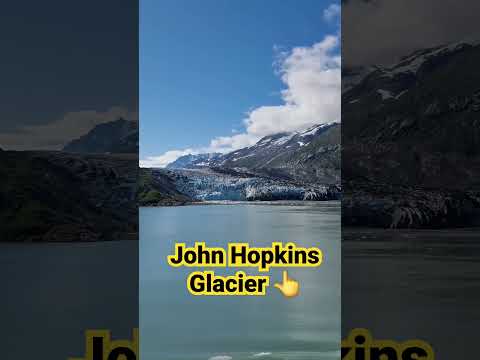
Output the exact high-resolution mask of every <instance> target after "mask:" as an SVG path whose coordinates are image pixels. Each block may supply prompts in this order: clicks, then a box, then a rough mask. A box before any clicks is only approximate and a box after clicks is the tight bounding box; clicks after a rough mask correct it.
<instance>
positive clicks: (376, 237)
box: [342, 229, 480, 360]
mask: <svg viewBox="0 0 480 360" xmlns="http://www.w3.org/2000/svg"><path fill="white" fill-rule="evenodd" d="M479 233H480V230H479V229H464V230H423V231H422V230H401V231H395V230H379V229H377V230H375V229H344V230H343V239H344V241H343V243H342V328H343V331H344V334H346V333H348V332H349V330H350V329H352V328H355V327H366V328H368V329H370V330H372V332H373V335H374V336H376V337H377V338H392V339H396V340H397V341H403V340H406V339H412V338H420V339H423V340H426V341H428V342H429V343H430V344H431V345H432V346H433V349H434V350H435V353H436V356H435V359H437V360H449V359H476V358H478V326H479V324H480V307H479V304H480V242H479V240H480V235H479Z"/></svg>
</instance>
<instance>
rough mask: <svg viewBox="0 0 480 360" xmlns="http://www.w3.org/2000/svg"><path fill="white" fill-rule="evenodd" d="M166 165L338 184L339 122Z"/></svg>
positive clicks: (278, 135)
mask: <svg viewBox="0 0 480 360" xmlns="http://www.w3.org/2000/svg"><path fill="white" fill-rule="evenodd" d="M167 168H168V169H202V168H203V169H205V168H210V169H216V170H217V171H222V169H230V170H233V171H237V172H240V173H251V174H256V175H259V176H267V177H272V178H278V179H284V180H293V181H301V182H305V183H318V184H338V183H339V182H340V124H339V123H327V124H319V125H315V126H312V127H310V128H308V129H306V130H304V131H299V132H292V133H278V134H274V135H270V136H265V137H264V138H262V139H260V140H259V141H258V142H257V143H256V144H254V145H253V146H250V147H246V148H243V149H239V150H236V151H233V152H231V153H228V154H224V155H221V154H200V155H186V156H182V157H180V158H178V159H177V160H176V161H175V162H173V163H171V164H169V165H167Z"/></svg>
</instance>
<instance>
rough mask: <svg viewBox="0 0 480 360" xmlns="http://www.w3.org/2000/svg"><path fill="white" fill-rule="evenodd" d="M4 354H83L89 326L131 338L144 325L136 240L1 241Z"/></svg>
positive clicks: (13, 359) (55, 357) (18, 357)
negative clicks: (139, 321)
mask: <svg viewBox="0 0 480 360" xmlns="http://www.w3.org/2000/svg"><path fill="white" fill-rule="evenodd" d="M0 267H1V271H0V283H1V284H2V291H1V292H0V294H1V296H0V319H1V324H2V326H1V327H0V338H1V339H2V342H1V343H2V346H3V348H2V358H3V359H5V360H23V359H49V360H66V359H67V358H68V357H83V356H84V353H85V337H84V332H85V330H86V329H111V330H112V335H113V336H114V337H119V338H131V333H132V328H134V327H137V326H138V242H137V241H112V242H98V243H80V244H78V243H77V244H74V243H61V244H54V243H47V244H8V243H7V244H6V243H0Z"/></svg>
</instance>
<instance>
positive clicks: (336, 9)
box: [323, 4, 341, 22]
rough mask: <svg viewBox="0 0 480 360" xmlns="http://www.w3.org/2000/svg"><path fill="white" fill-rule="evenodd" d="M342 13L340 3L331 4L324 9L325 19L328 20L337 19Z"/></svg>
mask: <svg viewBox="0 0 480 360" xmlns="http://www.w3.org/2000/svg"><path fill="white" fill-rule="evenodd" d="M340 14H341V7H340V5H339V4H330V6H329V7H327V8H326V9H325V10H323V19H324V20H325V21H327V22H332V21H334V20H337V19H338V18H339V17H340Z"/></svg>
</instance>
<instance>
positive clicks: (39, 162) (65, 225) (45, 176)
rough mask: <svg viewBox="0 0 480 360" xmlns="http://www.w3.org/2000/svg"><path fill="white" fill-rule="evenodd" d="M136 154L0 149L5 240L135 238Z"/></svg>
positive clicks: (0, 208)
mask: <svg viewBox="0 0 480 360" xmlns="http://www.w3.org/2000/svg"><path fill="white" fill-rule="evenodd" d="M137 164H138V158H137V156H132V155H109V156H106V155H78V154H67V153H61V152H15V151H1V152H0V176H1V178H2V182H1V186H0V222H1V224H2V235H3V238H2V239H1V240H2V241H98V240H125V239H136V238H137V235H138V210H137V203H136V186H137Z"/></svg>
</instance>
